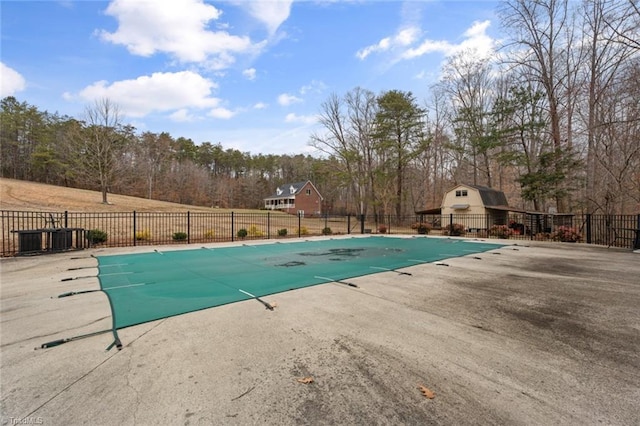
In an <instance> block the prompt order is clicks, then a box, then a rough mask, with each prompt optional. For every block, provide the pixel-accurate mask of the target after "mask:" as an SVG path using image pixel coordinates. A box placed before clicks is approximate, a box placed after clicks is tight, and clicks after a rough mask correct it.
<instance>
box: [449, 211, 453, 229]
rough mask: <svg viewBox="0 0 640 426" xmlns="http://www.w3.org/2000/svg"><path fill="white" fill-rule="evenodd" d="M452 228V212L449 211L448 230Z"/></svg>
mask: <svg viewBox="0 0 640 426" xmlns="http://www.w3.org/2000/svg"><path fill="white" fill-rule="evenodd" d="M452 229H453V213H449V230H452Z"/></svg>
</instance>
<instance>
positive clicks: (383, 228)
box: [378, 225, 387, 234]
mask: <svg viewBox="0 0 640 426" xmlns="http://www.w3.org/2000/svg"><path fill="white" fill-rule="evenodd" d="M378 232H379V233H381V234H386V233H387V226H386V225H380V226H378Z"/></svg>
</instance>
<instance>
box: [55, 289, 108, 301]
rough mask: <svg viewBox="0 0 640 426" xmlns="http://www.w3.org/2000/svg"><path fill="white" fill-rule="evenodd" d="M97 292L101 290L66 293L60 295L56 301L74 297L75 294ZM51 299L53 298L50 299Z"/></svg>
mask: <svg viewBox="0 0 640 426" xmlns="http://www.w3.org/2000/svg"><path fill="white" fill-rule="evenodd" d="M97 291H102V290H78V291H68V292H66V293H62V294H59V295H58V297H57V298H58V299H62V298H63V297H69V296H75V295H76V294H85V293H95V292H97ZM51 298H52V299H53V297H51Z"/></svg>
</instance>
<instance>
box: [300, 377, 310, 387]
mask: <svg viewBox="0 0 640 426" xmlns="http://www.w3.org/2000/svg"><path fill="white" fill-rule="evenodd" d="M298 382H299V383H304V384H305V385H308V384H309V383H313V377H311V376H309V377H302V378H300V379H298Z"/></svg>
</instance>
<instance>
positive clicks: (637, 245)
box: [633, 214, 640, 250]
mask: <svg viewBox="0 0 640 426" xmlns="http://www.w3.org/2000/svg"><path fill="white" fill-rule="evenodd" d="M633 249H634V250H640V214H639V215H638V216H636V239H635V240H634V242H633Z"/></svg>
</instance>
